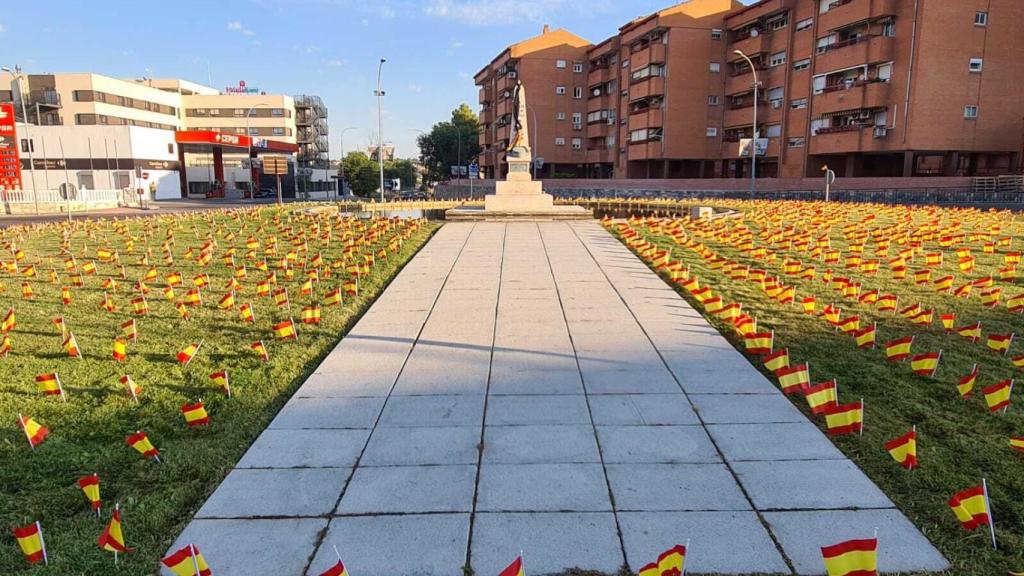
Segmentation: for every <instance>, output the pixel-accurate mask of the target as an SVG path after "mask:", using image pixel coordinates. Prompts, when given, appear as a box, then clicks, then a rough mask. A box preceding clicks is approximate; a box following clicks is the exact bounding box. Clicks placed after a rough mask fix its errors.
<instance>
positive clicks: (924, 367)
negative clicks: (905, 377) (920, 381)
mask: <svg viewBox="0 0 1024 576" xmlns="http://www.w3.org/2000/svg"><path fill="white" fill-rule="evenodd" d="M941 359H942V351H941V350H939V351H938V352H925V353H924V354H916V355H915V356H914V357H913V358H911V359H910V369H911V370H913V371H914V374H917V375H918V376H926V377H928V378H931V377H933V376H935V372H936V371H937V370H938V369H939V361H940V360H941Z"/></svg>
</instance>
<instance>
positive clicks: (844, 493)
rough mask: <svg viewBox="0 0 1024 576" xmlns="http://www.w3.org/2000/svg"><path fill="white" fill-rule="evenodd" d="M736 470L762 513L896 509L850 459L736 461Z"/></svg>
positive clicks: (734, 466) (734, 464)
mask: <svg viewBox="0 0 1024 576" xmlns="http://www.w3.org/2000/svg"><path fill="white" fill-rule="evenodd" d="M732 467H733V470H735V471H736V475H737V476H738V477H739V480H740V484H742V485H743V488H744V489H745V490H746V491H747V494H748V495H749V496H750V499H751V500H752V501H753V502H754V507H756V508H757V509H758V510H798V509H817V510H829V509H838V508H892V507H893V503H892V501H890V500H889V498H888V497H886V495H885V494H883V493H882V491H881V490H879V489H878V487H877V486H875V485H874V483H872V482H871V480H869V479H868V477H867V476H865V475H864V473H863V472H861V470H860V468H857V466H856V465H855V464H854V463H853V462H850V461H849V460H793V461H781V462H780V461H774V462H735V463H733V464H732Z"/></svg>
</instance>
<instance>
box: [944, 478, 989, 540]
mask: <svg viewBox="0 0 1024 576" xmlns="http://www.w3.org/2000/svg"><path fill="white" fill-rule="evenodd" d="M948 503H949V507H950V508H952V509H953V513H954V514H956V518H957V520H959V521H960V524H961V525H962V526H963V527H964V529H965V530H974V529H976V528H978V527H979V526H984V525H986V524H988V523H989V522H990V521H991V520H990V516H989V511H988V495H987V494H986V493H985V487H984V485H982V486H975V487H973V488H968V489H966V490H963V491H961V492H958V493H956V494H954V495H953V497H952V498H950V499H949V502H948Z"/></svg>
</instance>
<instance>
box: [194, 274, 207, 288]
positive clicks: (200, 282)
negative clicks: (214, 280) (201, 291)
mask: <svg viewBox="0 0 1024 576" xmlns="http://www.w3.org/2000/svg"><path fill="white" fill-rule="evenodd" d="M209 283H210V277H209V276H208V275H206V274H197V275H196V276H194V277H193V278H192V285H193V286H195V287H196V288H202V287H203V286H206V285H207V284H209Z"/></svg>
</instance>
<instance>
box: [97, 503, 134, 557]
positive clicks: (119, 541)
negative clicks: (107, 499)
mask: <svg viewBox="0 0 1024 576" xmlns="http://www.w3.org/2000/svg"><path fill="white" fill-rule="evenodd" d="M96 544H97V545H98V546H99V547H100V550H105V551H107V552H113V553H114V565H115V566H116V565H117V555H118V554H119V553H124V552H131V551H132V550H133V548H129V547H127V546H126V545H125V543H124V531H123V528H122V526H121V506H120V505H119V504H115V505H114V515H113V517H111V518H110V523H109V524H107V527H106V528H104V529H103V534H100V538H99V540H97V541H96Z"/></svg>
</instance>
